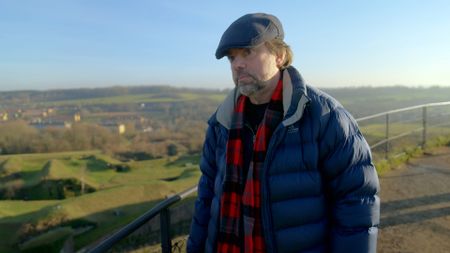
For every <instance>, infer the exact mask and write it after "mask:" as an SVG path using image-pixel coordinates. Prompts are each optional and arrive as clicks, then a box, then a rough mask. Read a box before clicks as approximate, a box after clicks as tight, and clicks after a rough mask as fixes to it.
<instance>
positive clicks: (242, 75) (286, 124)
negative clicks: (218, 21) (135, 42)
mask: <svg viewBox="0 0 450 253" xmlns="http://www.w3.org/2000/svg"><path fill="white" fill-rule="evenodd" d="M283 38H284V32H283V28H282V25H281V23H280V21H279V20H278V19H277V18H276V17H274V16H272V15H269V14H263V13H256V14H248V15H245V16H243V17H241V18H239V19H237V20H236V21H235V22H233V23H232V24H231V25H230V27H229V28H228V29H227V30H226V31H225V33H224V34H223V36H222V38H221V40H220V43H219V46H218V48H217V51H216V58H217V59H220V58H222V57H224V56H226V57H227V58H228V60H229V61H230V65H231V72H232V76H233V80H234V82H235V84H236V87H235V89H234V90H233V91H232V92H231V94H230V95H229V96H228V97H227V98H226V99H225V101H224V102H223V103H222V104H221V105H220V107H219V108H218V110H217V112H216V113H215V114H214V115H213V116H212V117H211V119H210V120H209V122H208V124H209V127H208V130H207V133H206V140H205V143H204V148H203V155H202V159H201V163H200V169H201V171H202V176H201V178H200V181H199V184H198V198H197V201H196V205H195V215H194V217H193V221H192V226H191V233H190V236H189V240H188V245H187V250H188V252H236V253H240V252H279V253H284V252H346V253H348V252H376V241H377V233H378V230H377V226H378V222H379V205H380V201H379V198H378V196H377V194H378V191H379V183H378V177H377V173H376V170H375V168H374V166H373V164H372V160H371V159H372V158H371V153H370V149H369V147H368V145H367V143H366V141H365V139H364V137H363V136H362V134H361V133H360V131H359V129H358V126H357V124H356V122H355V120H354V119H353V118H352V116H351V115H350V114H349V113H348V112H347V111H346V110H345V109H344V108H343V107H342V106H341V105H340V104H339V103H338V102H337V101H336V100H335V99H333V98H332V97H330V96H329V95H327V94H325V93H324V92H322V91H320V90H318V89H315V88H313V87H310V86H309V85H306V84H304V82H303V80H302V78H301V76H300V74H299V73H298V72H297V70H296V69H295V68H293V67H291V66H290V64H291V61H292V52H291V50H290V48H289V46H288V45H286V43H284V41H283Z"/></svg>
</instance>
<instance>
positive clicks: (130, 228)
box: [88, 101, 450, 253]
mask: <svg viewBox="0 0 450 253" xmlns="http://www.w3.org/2000/svg"><path fill="white" fill-rule="evenodd" d="M443 105H450V101H446V102H438V103H428V104H421V105H416V106H410V107H404V108H400V109H396V110H390V111H386V112H381V113H377V114H373V115H369V116H366V117H361V118H357V119H356V121H357V122H361V121H364V120H368V119H373V118H377V117H381V116H389V115H390V114H393V113H398V112H404V111H409V110H414V109H419V108H427V107H433V106H443ZM423 117H426V114H424V115H423ZM387 119H388V118H387ZM424 124H426V122H425V121H424ZM388 125H389V122H386V127H387V128H388ZM418 130H421V129H415V130H413V131H411V132H408V133H403V134H401V135H399V136H394V137H389V136H388V131H387V136H386V139H385V140H383V141H381V142H378V143H376V144H375V146H379V145H381V144H384V143H386V144H387V145H388V144H389V141H390V140H393V139H396V138H400V137H403V136H405V135H408V134H410V133H412V132H416V131H418ZM371 148H373V147H371ZM387 150H388V149H386V151H387ZM196 191H197V185H195V186H192V187H190V188H188V189H186V190H184V191H182V192H180V193H177V194H175V195H172V196H168V197H167V198H166V199H165V200H164V201H161V202H159V203H158V204H157V205H156V206H155V207H153V208H152V209H150V210H149V211H147V212H146V213H144V214H143V215H141V216H140V217H139V218H137V219H135V220H134V221H132V222H131V223H129V224H127V225H126V226H125V227H123V228H121V229H119V230H118V231H117V232H115V233H114V234H112V235H111V236H109V237H108V238H107V239H105V240H103V241H102V242H100V243H99V244H98V245H96V246H95V247H94V248H92V249H90V250H88V252H90V253H100V252H106V251H107V250H108V249H110V248H112V246H113V245H114V244H115V243H117V242H118V241H120V240H121V239H123V238H125V237H126V236H128V235H130V234H131V233H132V232H134V231H135V230H137V229H138V228H140V227H141V226H142V225H144V224H145V223H147V222H148V221H149V220H151V219H152V218H153V217H155V216H156V215H158V214H160V213H162V212H164V211H167V209H168V208H169V207H170V206H172V205H173V204H175V203H177V202H179V201H181V200H183V199H185V198H186V197H187V196H189V195H191V194H192V193H195V192H196ZM164 216H165V217H164V218H163V217H161V226H163V224H169V217H168V216H167V215H164ZM161 230H163V227H161ZM164 230H165V232H161V237H164V238H162V239H161V247H162V250H163V253H165V252H171V248H170V243H171V242H170V235H168V233H169V231H168V229H167V228H166V229H164ZM167 244H168V245H167Z"/></svg>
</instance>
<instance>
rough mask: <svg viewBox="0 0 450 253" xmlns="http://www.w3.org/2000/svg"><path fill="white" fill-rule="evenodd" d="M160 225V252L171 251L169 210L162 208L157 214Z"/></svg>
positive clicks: (168, 252) (166, 252) (169, 252)
mask: <svg viewBox="0 0 450 253" xmlns="http://www.w3.org/2000/svg"><path fill="white" fill-rule="evenodd" d="M159 218H160V227H161V249H162V253H171V252H172V239H171V237H170V210H169V209H168V208H164V209H163V210H161V213H160V214H159Z"/></svg>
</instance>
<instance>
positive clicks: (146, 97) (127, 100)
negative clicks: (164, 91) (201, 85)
mask: <svg viewBox="0 0 450 253" xmlns="http://www.w3.org/2000/svg"><path fill="white" fill-rule="evenodd" d="M224 97H225V95H224V94H220V93H217V94H208V99H211V100H213V101H218V102H219V101H222V100H223V98H224ZM203 98H204V95H203V94H197V93H192V92H182V93H176V96H174V97H170V96H167V97H164V96H161V95H160V94H154V93H148V94H137V95H121V96H111V97H101V98H87V99H71V100H62V101H51V102H42V103H39V105H40V106H67V105H84V106H86V105H112V104H141V103H168V102H181V101H191V100H196V99H203Z"/></svg>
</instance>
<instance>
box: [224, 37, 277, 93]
mask: <svg viewBox="0 0 450 253" xmlns="http://www.w3.org/2000/svg"><path fill="white" fill-rule="evenodd" d="M227 57H228V60H229V61H230V65H231V72H232V74H233V80H234V83H235V84H236V85H237V86H238V88H239V91H240V92H241V94H242V95H245V96H248V97H252V96H255V95H256V94H258V91H261V90H263V89H264V88H265V87H266V86H267V85H268V84H269V81H271V80H272V79H273V77H274V76H275V75H276V74H277V73H278V71H279V69H278V64H279V63H278V62H279V61H280V60H279V59H278V57H277V56H276V55H274V54H273V53H271V52H270V51H269V50H268V49H267V47H266V46H265V45H264V44H263V45H260V46H257V47H254V48H251V49H247V48H236V49H231V50H230V51H229V52H228V55H227Z"/></svg>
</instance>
